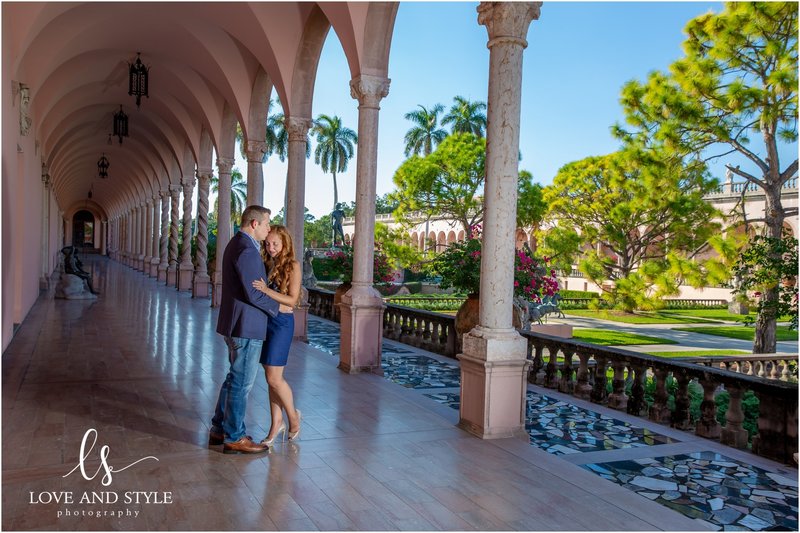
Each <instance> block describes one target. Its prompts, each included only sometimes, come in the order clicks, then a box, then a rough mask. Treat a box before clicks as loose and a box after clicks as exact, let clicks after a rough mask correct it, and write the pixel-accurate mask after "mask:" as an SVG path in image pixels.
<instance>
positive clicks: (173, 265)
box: [167, 185, 181, 287]
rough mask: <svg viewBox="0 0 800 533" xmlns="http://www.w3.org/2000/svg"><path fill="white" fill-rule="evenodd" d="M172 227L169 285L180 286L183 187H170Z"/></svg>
mask: <svg viewBox="0 0 800 533" xmlns="http://www.w3.org/2000/svg"><path fill="white" fill-rule="evenodd" d="M169 194H170V198H171V199H172V203H171V205H170V209H169V210H170V225H169V266H168V267H167V285H169V286H172V287H177V286H178V231H179V227H178V224H179V223H180V213H179V211H178V209H179V208H180V200H181V186H180V185H170V187H169Z"/></svg>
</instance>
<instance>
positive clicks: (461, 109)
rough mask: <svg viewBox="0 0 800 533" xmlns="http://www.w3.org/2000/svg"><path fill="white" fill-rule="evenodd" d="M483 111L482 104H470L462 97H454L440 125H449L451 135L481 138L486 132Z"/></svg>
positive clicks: (484, 107)
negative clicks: (460, 134)
mask: <svg viewBox="0 0 800 533" xmlns="http://www.w3.org/2000/svg"><path fill="white" fill-rule="evenodd" d="M485 110H486V104H485V103H484V102H478V101H476V102H470V101H469V100H467V99H466V98H464V97H463V96H456V97H455V98H453V105H452V106H451V107H450V110H449V111H448V112H447V114H446V115H445V116H444V117H443V118H442V125H447V124H450V131H451V132H452V133H472V134H473V135H476V136H477V137H483V136H484V133H485V131H486V114H485V113H483V111H485Z"/></svg>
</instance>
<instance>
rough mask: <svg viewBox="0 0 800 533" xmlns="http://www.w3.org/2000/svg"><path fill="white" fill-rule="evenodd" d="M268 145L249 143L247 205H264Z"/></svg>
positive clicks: (262, 142)
mask: <svg viewBox="0 0 800 533" xmlns="http://www.w3.org/2000/svg"><path fill="white" fill-rule="evenodd" d="M266 153H267V143H266V142H264V141H247V205H264V167H263V162H262V161H263V160H264V154H266Z"/></svg>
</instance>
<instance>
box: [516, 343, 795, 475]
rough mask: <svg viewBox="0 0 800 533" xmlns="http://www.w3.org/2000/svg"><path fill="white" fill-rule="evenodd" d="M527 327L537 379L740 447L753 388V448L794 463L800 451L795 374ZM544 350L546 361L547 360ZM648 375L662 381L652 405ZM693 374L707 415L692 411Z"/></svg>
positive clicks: (533, 379) (531, 378) (657, 383)
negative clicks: (772, 374) (746, 369)
mask: <svg viewBox="0 0 800 533" xmlns="http://www.w3.org/2000/svg"><path fill="white" fill-rule="evenodd" d="M520 334H522V335H523V336H524V337H525V338H526V339H527V340H528V354H529V359H530V360H531V372H530V375H529V381H530V382H532V383H536V384H539V385H542V386H544V387H547V388H551V389H557V390H559V391H560V392H563V393H566V394H571V395H573V396H576V397H578V398H581V399H584V400H590V401H592V402H594V403H598V404H604V405H606V406H607V407H610V408H612V409H617V410H619V411H625V412H627V413H629V414H633V415H636V416H646V417H648V418H649V419H650V420H653V421H655V422H657V423H660V424H668V425H670V426H672V427H675V428H678V429H683V430H687V431H694V432H695V434H697V435H699V436H702V437H706V438H711V439H719V440H720V442H722V443H723V444H727V445H729V446H733V447H736V448H746V447H747V446H748V434H747V431H746V430H745V429H744V428H743V427H742V422H743V421H744V413H743V411H742V396H743V395H744V393H745V392H746V391H747V390H751V391H753V393H754V394H755V395H756V397H757V398H758V400H759V417H758V433H757V434H756V435H755V436H754V437H753V440H752V450H753V452H754V453H756V454H758V455H762V456H764V457H769V458H770V459H775V460H777V461H782V462H787V463H788V462H791V461H792V460H793V457H792V456H793V454H794V453H796V452H797V383H796V382H794V383H789V382H784V381H777V380H769V379H765V378H761V377H757V376H750V375H746V374H741V373H736V372H732V371H730V370H723V369H719V368H713V367H706V366H703V365H698V364H695V363H689V362H685V361H676V360H674V359H662V358H659V357H655V356H650V355H644V354H640V353H637V352H632V351H628V350H622V349H619V348H607V347H603V346H597V345H594V344H587V343H583V342H579V341H575V340H571V339H564V338H561V337H552V336H549V335H542V334H536V333H530V332H520ZM545 350H546V351H547V355H548V360H547V362H545V361H544V352H545ZM575 357H577V361H574V359H573V358H575ZM558 358H562V359H563V362H559V361H558ZM591 361H593V362H594V365H591ZM575 363H577V364H575ZM609 370H610V372H611V373H612V375H613V377H612V378H611V380H610V381H611V387H610V389H611V392H609V391H608V382H609V378H608V376H607V373H608V372H609ZM648 378H650V379H653V380H654V383H655V392H654V395H653V403H652V405H648V404H647V402H646V401H645V385H646V380H647V379H648ZM670 378H671V379H673V380H674V381H675V383H676V384H677V387H676V389H675V395H674V396H675V397H674V402H673V405H674V407H673V408H670V407H669V393H668V391H667V385H668V380H669V379H670ZM691 382H696V383H698V384H699V386H700V387H702V393H703V400H702V403H701V404H700V417H699V419H698V420H694V421H693V420H691V418H690V413H689V409H690V400H689V384H690V383H691ZM721 390H725V391H726V392H727V393H728V394H729V397H730V400H729V404H728V410H727V412H726V413H725V422H726V423H725V425H724V426H721V425H720V423H719V422H717V405H716V403H715V396H716V394H717V393H718V392H720V391H721Z"/></svg>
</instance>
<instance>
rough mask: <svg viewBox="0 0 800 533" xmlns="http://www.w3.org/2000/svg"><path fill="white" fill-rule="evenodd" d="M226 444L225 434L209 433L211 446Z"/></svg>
mask: <svg viewBox="0 0 800 533" xmlns="http://www.w3.org/2000/svg"><path fill="white" fill-rule="evenodd" d="M224 442H225V434H224V433H216V432H214V431H209V432H208V444H209V445H211V446H217V445H219V444H223V443H224Z"/></svg>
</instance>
